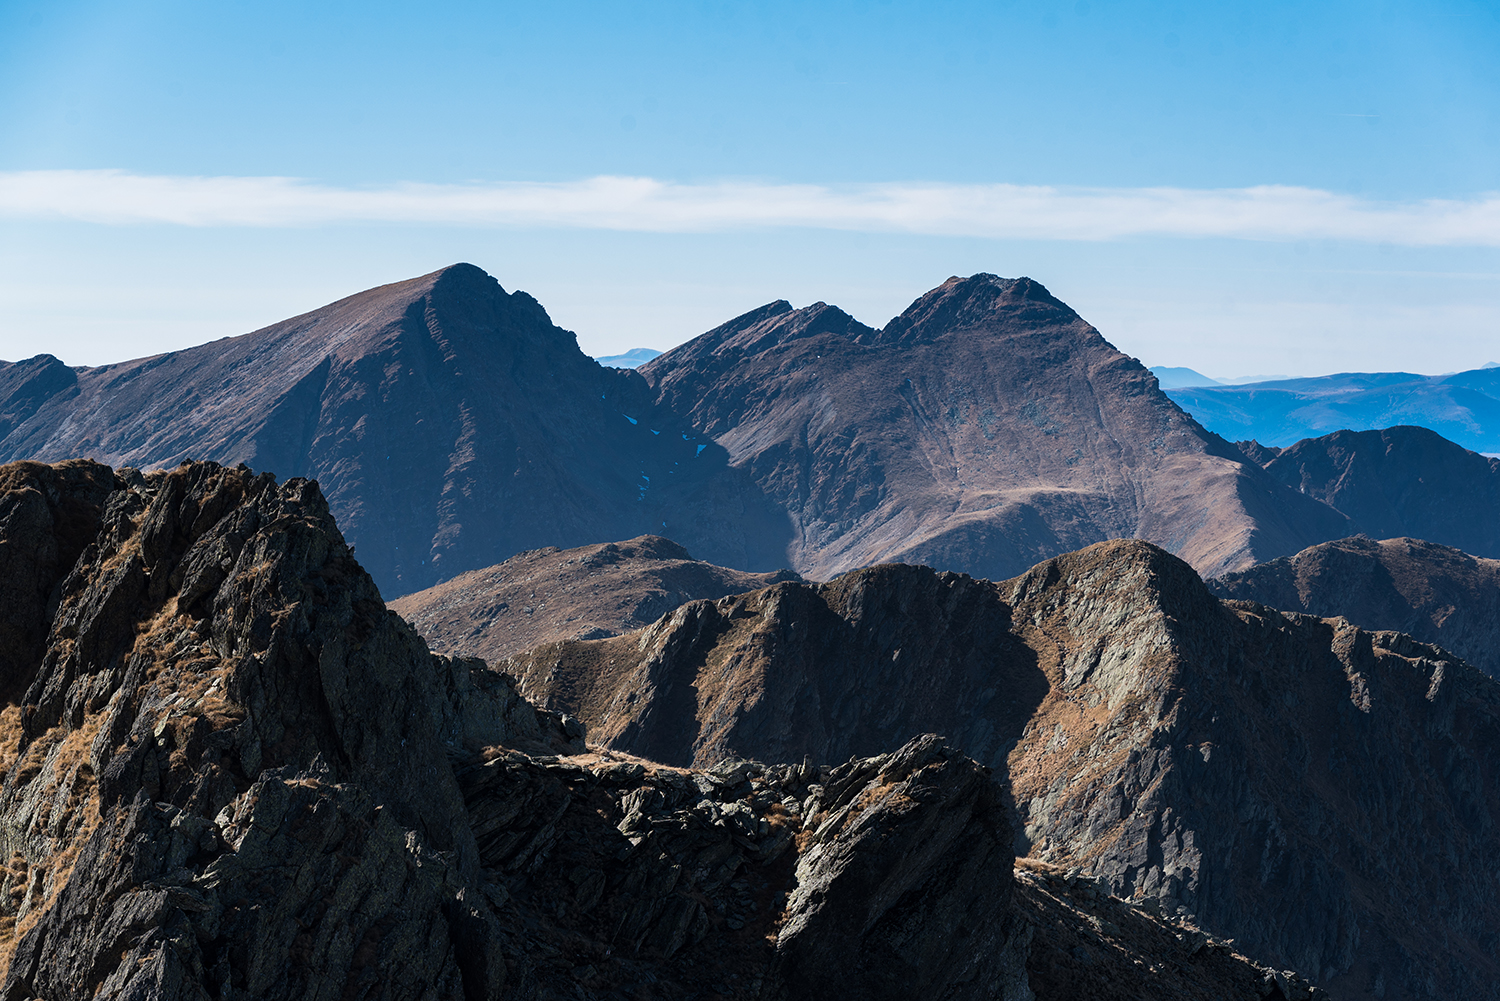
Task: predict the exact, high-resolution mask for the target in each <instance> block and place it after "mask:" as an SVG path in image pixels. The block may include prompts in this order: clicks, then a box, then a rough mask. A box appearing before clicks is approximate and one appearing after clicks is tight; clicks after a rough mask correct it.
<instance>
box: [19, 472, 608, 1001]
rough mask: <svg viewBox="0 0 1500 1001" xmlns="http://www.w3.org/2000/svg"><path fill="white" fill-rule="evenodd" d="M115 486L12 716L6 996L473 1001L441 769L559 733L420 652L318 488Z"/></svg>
mask: <svg viewBox="0 0 1500 1001" xmlns="http://www.w3.org/2000/svg"><path fill="white" fill-rule="evenodd" d="M78 469H79V467H64V469H63V470H61V471H60V472H69V471H74V472H76V471H78ZM6 471H7V472H10V473H12V474H13V475H14V474H15V473H17V472H18V471H17V470H16V469H15V467H7V468H6ZM88 472H90V473H91V474H93V475H92V476H91V477H90V478H89V479H88V480H86V481H84V482H83V483H81V484H77V486H78V489H77V490H76V491H75V492H74V494H73V496H72V497H71V498H69V500H70V501H71V502H73V503H84V504H87V503H88V502H89V501H90V500H91V499H92V498H93V497H95V496H97V487H98V481H99V479H100V478H101V477H100V476H99V470H98V467H89V469H88ZM110 478H111V480H112V481H113V482H112V484H111V485H112V486H113V487H115V489H114V490H113V492H111V493H110V494H109V495H108V497H107V499H106V500H105V502H104V504H103V509H102V512H101V514H100V516H99V518H98V521H97V525H98V533H97V536H96V537H95V538H94V539H93V540H92V541H90V542H89V544H88V545H87V546H86V547H85V548H84V549H83V551H82V552H81V554H79V556H78V559H77V563H76V564H75V565H74V566H73V568H72V572H71V573H69V574H68V576H67V577H66V579H65V580H64V581H63V582H62V585H61V587H60V595H59V599H58V602H57V607H56V612H55V614H54V616H53V619H52V622H51V633H50V636H49V637H48V643H47V647H46V650H45V654H44V655H43V657H42V659H41V663H40V664H39V665H21V669H22V670H23V671H24V670H26V669H27V668H28V667H29V669H30V670H31V671H32V672H33V673H34V676H35V677H34V681H32V683H31V685H30V687H29V689H27V690H26V692H25V694H24V696H22V697H21V698H20V699H19V705H18V706H17V707H16V710H15V712H14V715H10V713H11V711H7V716H8V718H10V719H11V721H12V725H11V726H9V727H8V728H7V730H6V732H5V734H4V745H5V746H4V762H5V764H6V767H5V775H4V782H3V784H0V857H3V858H4V859H6V860H8V861H7V868H6V871H5V875H4V878H3V882H0V887H3V890H4V897H3V898H0V899H3V901H4V907H5V910H6V911H8V912H9V913H8V915H7V920H6V925H7V926H8V927H6V928H5V934H4V939H5V941H4V949H5V956H6V958H7V959H8V969H7V972H6V975H5V980H4V988H3V996H5V997H6V998H14V999H17V1001H19V999H21V998H28V997H46V998H49V999H59V1001H61V999H71V998H92V997H96V996H99V997H136V996H143V997H144V996H150V997H162V998H176V997H182V998H196V997H201V996H204V994H205V993H207V994H211V995H213V996H217V997H260V998H269V997H311V996H326V995H327V994H328V993H329V992H330V991H331V992H333V993H334V994H335V995H337V994H339V993H340V992H342V991H345V990H348V991H351V992H353V994H354V995H355V996H360V995H361V994H364V995H367V996H382V997H403V996H406V997H418V996H424V993H423V992H429V991H430V992H434V995H433V996H458V995H460V994H463V993H464V992H465V991H468V993H469V994H470V995H471V996H474V991H475V989H476V988H473V986H472V983H471V982H473V983H477V982H479V981H485V980H486V978H489V979H493V978H494V976H495V974H494V972H493V971H488V972H487V971H486V970H484V969H480V968H478V967H474V968H473V969H469V968H465V960H464V954H465V953H466V952H470V951H472V950H468V949H466V948H462V947H461V946H460V943H473V942H479V943H483V942H484V941H487V940H490V939H493V937H494V934H495V930H494V928H493V924H494V922H493V919H492V918H488V917H487V916H486V914H485V913H484V912H483V911H481V910H479V909H477V908H475V907H474V906H473V905H472V904H471V903H466V902H465V901H466V898H470V899H471V898H472V897H473V895H474V893H475V887H476V886H477V878H478V877H477V872H478V864H479V856H478V852H477V849H476V846H475V844H474V841H473V837H472V834H471V833H470V832H469V829H468V825H467V823H466V814H465V809H464V803H463V797H462V793H461V790H460V788H459V785H458V783H457V781H456V780H455V779H454V777H453V774H452V770H451V767H450V766H449V763H448V752H449V750H450V748H455V747H460V748H461V747H462V746H463V741H464V739H465V738H468V739H469V740H470V741H472V742H475V743H476V744H482V743H493V742H496V741H499V740H509V741H512V742H519V743H521V744H523V745H525V746H534V747H541V746H544V745H546V743H547V731H548V728H549V727H550V728H551V729H552V730H554V731H559V732H557V734H556V742H557V743H559V744H561V743H562V742H564V741H565V740H566V735H565V734H563V733H562V732H560V724H558V723H555V722H551V723H549V722H547V721H545V720H542V721H539V719H538V717H537V715H536V713H535V711H534V710H532V709H531V707H530V706H528V705H527V704H526V703H525V702H524V701H522V700H520V699H518V698H517V697H516V696H515V694H514V692H513V691H509V690H508V686H505V685H498V686H497V685H495V684H494V683H493V682H492V681H491V680H490V679H491V678H492V676H491V675H490V674H489V672H487V671H485V670H484V667H483V665H482V663H480V662H477V661H468V662H464V661H452V660H447V659H444V658H435V657H433V656H432V655H431V654H429V653H428V652H427V651H426V649H425V647H424V646H423V645H422V642H421V640H420V639H419V638H418V637H417V636H416V635H415V634H414V633H413V632H412V631H411V630H410V628H409V627H407V626H406V625H405V624H404V623H403V622H401V620H400V619H399V618H397V617H396V616H395V615H393V614H391V613H389V612H387V611H386V610H385V608H384V605H383V603H382V602H381V601H380V596H379V593H378V592H377V591H376V590H375V587H374V584H373V583H372V582H371V581H370V578H369V577H368V575H366V574H365V573H364V572H363V571H362V570H361V569H360V568H359V566H358V564H356V563H355V562H354V559H353V557H352V555H351V553H350V551H349V549H348V547H347V546H345V545H344V543H343V540H342V539H341V538H340V537H339V534H338V531H337V529H336V528H335V527H334V525H333V522H332V519H331V518H330V517H329V514H328V508H327V504H326V503H325V502H324V500H323V498H322V496H321V495H320V494H319V492H318V490H317V487H316V486H315V485H314V484H312V483H309V482H308V481H305V480H292V481H290V482H288V483H287V484H285V485H282V486H278V485H276V483H275V482H274V480H273V479H272V478H271V477H270V476H269V475H261V476H255V475H252V474H251V473H249V472H248V471H246V470H243V469H241V470H228V469H224V468H222V467H218V466H214V465H211V464H198V465H184V466H183V467H181V468H179V469H176V470H174V471H172V472H171V473H162V474H153V475H152V476H150V477H149V478H148V477H143V476H141V474H139V473H137V472H134V471H133V470H128V469H127V470H123V471H121V472H120V473H118V474H111V477H110ZM476 674H477V675H478V678H477V680H476V679H475V678H474V677H471V676H472V675H476ZM497 688H498V689H499V691H498V692H496V691H495V689H497ZM466 689H479V693H478V695H479V696H480V697H477V698H469V699H459V698H454V697H453V696H454V695H455V694H456V693H459V692H461V691H464V690H466ZM486 691H488V692H489V697H488V698H486V697H484V696H485V693H486ZM578 732H581V731H578ZM476 977H477V978H479V981H475V978H476ZM372 992H373V993H372ZM477 996H484V995H483V994H482V993H480V994H479V995H477Z"/></svg>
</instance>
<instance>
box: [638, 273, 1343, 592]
mask: <svg viewBox="0 0 1500 1001" xmlns="http://www.w3.org/2000/svg"><path fill="white" fill-rule="evenodd" d="M640 371H641V372H642V373H643V374H644V375H645V376H646V377H647V378H648V379H650V380H651V383H652V385H653V386H654V387H655V389H656V391H657V394H658V399H659V401H660V402H661V403H662V404H663V405H664V406H665V407H667V408H669V409H671V410H673V411H674V412H677V413H681V414H684V415H686V416H687V417H688V419H689V420H691V422H692V423H693V424H694V426H695V427H697V428H699V429H700V430H701V431H702V432H703V433H704V434H706V435H708V436H710V437H712V438H713V440H714V441H715V442H717V443H718V444H720V445H722V446H723V447H724V448H725V449H727V450H728V452H729V456H730V459H731V462H732V463H733V464H734V465H735V466H737V467H740V468H743V469H745V470H746V471H748V472H749V473H750V474H751V475H752V476H753V477H754V479H755V481H756V483H758V484H759V485H760V487H761V488H762V489H763V490H764V491H765V493H766V494H767V495H768V496H770V497H772V498H774V499H775V500H776V502H777V503H779V504H780V505H782V506H784V507H785V508H786V510H787V511H788V512H789V513H790V515H791V518H792V523H793V526H794V528H795V535H794V537H793V540H792V543H791V549H790V552H791V565H792V566H793V567H794V568H796V569H797V570H799V571H801V572H802V573H804V574H807V575H808V576H811V577H815V578H819V579H826V578H828V577H830V576H833V575H834V574H837V573H840V572H842V571H845V570H848V569H851V568H854V567H859V566H865V565H869V564H872V563H877V562H883V561H890V560H902V561H906V562H913V563H926V564H929V565H932V566H937V567H942V568H944V569H952V570H962V571H966V572H969V573H972V574H974V575H976V576H983V577H989V578H992V579H1001V578H1004V577H1009V576H1011V575H1013V574H1016V573H1019V572H1021V571H1022V570H1024V569H1025V568H1026V567H1028V566H1030V565H1031V564H1033V563H1035V562H1036V561H1037V560H1039V559H1043V558H1045V557H1048V556H1052V555H1056V554H1057V553H1060V552H1066V551H1068V550H1072V549H1078V548H1080V547H1082V546H1085V545H1088V544H1090V543H1093V542H1099V541H1103V540H1105V539H1112V538H1121V537H1134V538H1142V539H1149V540H1151V541H1154V542H1156V543H1158V544H1160V545H1162V546H1165V547H1166V548H1167V549H1169V550H1171V551H1172V552H1175V553H1177V554H1178V555H1180V556H1182V557H1183V558H1184V559H1186V560H1187V561H1188V562H1190V563H1192V564H1193V565H1194V566H1195V567H1198V568H1199V569H1200V570H1202V571H1203V572H1205V573H1209V574H1212V573H1221V572H1223V571H1226V570H1233V569H1241V568H1243V567H1245V566H1248V565H1250V564H1252V563H1255V562H1258V561H1261V560H1264V559H1268V558H1270V557H1272V556H1277V555H1284V554H1286V553H1289V552H1294V551H1296V550H1298V549H1301V548H1303V547H1304V546H1305V545H1308V544H1311V543H1313V542H1318V541H1322V540H1324V539H1327V538H1331V537H1335V536H1338V535H1345V534H1348V533H1347V531H1345V530H1344V528H1345V526H1346V521H1345V519H1344V518H1343V517H1342V516H1341V515H1339V514H1338V513H1336V512H1334V511H1331V510H1330V509H1329V508H1328V507H1326V506H1324V505H1322V504H1318V503H1315V502H1313V501H1311V500H1309V499H1308V498H1306V497H1303V496H1301V495H1300V494H1297V493H1296V492H1294V491H1288V490H1286V489H1284V488H1282V487H1281V486H1280V485H1278V484H1277V483H1276V482H1274V481H1273V480H1272V479H1271V478H1270V477H1268V476H1266V475H1265V474H1264V473H1263V472H1262V471H1261V470H1260V469H1258V468H1257V467H1256V466H1255V465H1254V464H1253V463H1246V462H1245V460H1244V456H1242V455H1241V454H1240V452H1239V451H1238V450H1237V449H1235V448H1234V447H1233V446H1232V445H1229V444H1228V443H1227V442H1225V441H1223V440H1222V439H1220V438H1219V437H1218V436H1217V435H1213V434H1211V433H1209V432H1207V431H1205V430H1204V429H1203V428H1202V427H1200V426H1199V425H1198V424H1197V422H1195V421H1194V420H1193V419H1192V418H1191V417H1189V416H1188V415H1186V414H1184V413H1183V412H1182V411H1181V410H1180V409H1179V408H1178V407H1177V405H1176V404H1175V403H1173V402H1172V401H1171V400H1170V399H1169V398H1168V397H1167V396H1166V395H1165V394H1164V393H1162V392H1161V390H1160V389H1159V388H1158V387H1157V384H1156V379H1155V377H1154V376H1152V375H1151V373H1150V372H1149V371H1148V370H1147V369H1146V368H1145V367H1144V366H1142V365H1141V364H1140V363H1139V362H1137V361H1135V360H1134V359H1132V358H1129V357H1127V356H1126V355H1124V354H1121V353H1120V352H1119V351H1117V350H1115V348H1114V347H1112V346H1111V345H1110V344H1109V343H1108V342H1106V341H1105V340H1104V338H1103V337H1101V336H1100V335H1099V332H1098V331H1097V330H1095V329H1094V328H1093V327H1092V326H1090V325H1089V324H1088V323H1086V322H1084V320H1083V319H1081V318H1080V317H1079V316H1078V314H1077V313H1075V312H1073V310H1071V309H1069V308H1068V307H1067V306H1066V305H1064V304H1063V303H1061V302H1059V301H1058V300H1057V299H1055V298H1054V297H1053V296H1052V295H1050V294H1049V293H1048V292H1047V290H1046V289H1044V288H1043V287H1042V286H1041V285H1039V284H1038V283H1036V282H1034V281H1031V280H1030V279H1027V278H1020V279H1015V280H1007V279H1002V278H997V277H995V276H993V275H984V274H981V275H975V276H973V277H970V278H950V279H949V280H948V281H946V282H944V283H943V284H942V285H941V286H939V287H938V288H936V289H934V290H933V291H931V292H929V293H927V294H926V295H924V296H922V297H921V298H919V299H918V300H917V301H916V302H914V303H913V304H912V305H911V306H910V307H909V308H908V309H907V310H906V311H905V312H904V313H902V314H901V315H900V316H898V317H897V318H895V319H894V320H892V321H891V322H890V323H889V324H887V325H886V327H885V328H884V329H883V330H874V329H872V328H870V327H867V326H864V325H863V324H861V323H859V322H858V321H856V320H854V319H852V318H851V317H849V316H848V315H847V314H845V313H843V312H842V311H840V310H839V309H837V308H835V307H832V306H828V305H825V304H823V303H818V304H816V305H813V306H809V307H806V308H805V309H792V308H791V306H789V305H788V304H787V303H785V302H778V303H772V304H770V305H768V306H765V307H762V308H761V309H759V310H756V311H754V312H751V313H747V314H745V315H744V316H741V317H739V318H737V319H735V320H732V321H730V322H729V323H726V324H725V325H723V326H722V327H719V328H717V329H715V330H712V331H710V332H708V333H706V334H704V335H702V336H701V337H698V338H696V339H694V340H692V341H689V342H688V343H687V344H684V345H682V346H681V347H678V348H675V349H674V350H672V351H669V352H667V353H666V354H664V355H662V356H661V357H659V358H656V359H653V360H652V361H651V362H649V363H647V364H646V365H644V366H642V367H641V369H640Z"/></svg>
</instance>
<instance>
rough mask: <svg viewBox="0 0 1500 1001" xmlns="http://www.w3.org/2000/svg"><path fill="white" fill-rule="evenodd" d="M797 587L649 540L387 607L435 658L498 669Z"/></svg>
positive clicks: (473, 578)
mask: <svg viewBox="0 0 1500 1001" xmlns="http://www.w3.org/2000/svg"><path fill="white" fill-rule="evenodd" d="M800 579H801V578H800V577H798V576H797V575H796V574H795V573H792V572H791V571H790V570H781V571H778V572H776V573H763V574H756V573H746V572H744V571H742V570H731V569H729V568H728V567H719V566H714V565H713V564H712V563H704V562H702V561H700V560H695V559H693V558H692V556H691V555H690V554H689V553H688V551H687V550H686V549H684V548H682V547H681V546H679V545H678V544H677V543H675V542H672V541H671V540H670V539H664V538H661V537H660V536H655V535H643V536H641V537H640V538H638V539H630V540H628V541H625V542H607V543H601V544H597V545H592V546H579V547H577V548H575V549H564V550H560V549H558V548H556V547H555V546H553V547H548V548H547V549H536V550H532V551H530V552H525V553H519V554H517V555H516V556H513V557H511V558H510V559H508V560H506V561H505V562H504V563H501V564H498V565H496V566H492V567H486V568H485V569H483V570H471V571H470V572H468V573H465V574H459V575H458V576H457V577H455V578H453V579H452V580H450V581H445V582H443V583H442V584H438V585H436V586H434V587H430V588H428V589H427V590H425V591H418V592H417V593H416V594H408V595H406V596H405V597H402V598H397V599H396V600H394V601H392V602H390V603H389V604H390V607H391V609H392V610H393V611H395V612H396V613H397V614H399V615H401V617H402V618H404V619H406V621H408V622H410V623H411V624H412V625H413V626H414V627H416V630H417V632H419V633H421V634H422V638H423V639H424V640H426V641H427V644H428V645H429V646H430V647H431V648H432V649H434V650H436V651H439V652H441V653H446V654H449V655H450V656H458V657H480V658H483V659H484V660H487V661H499V660H504V659H505V658H506V657H510V656H512V655H514V654H518V653H523V652H524V651H526V650H530V649H532V648H533V647H538V646H541V645H543V644H544V643H553V642H557V641H559V640H564V639H578V638H581V637H587V638H589V639H598V638H602V637H605V636H618V635H619V634H620V633H625V632H633V631H634V630H637V629H641V628H643V627H645V626H649V625H650V624H651V623H653V622H655V621H656V620H657V619H659V618H661V617H662V616H663V615H665V614H667V613H668V612H670V611H671V610H672V609H674V608H676V607H678V606H679V605H681V604H683V603H684V602H687V601H692V600H694V599H696V598H720V597H723V596H724V595H726V594H742V593H744V592H745V591H754V590H758V589H760V588H762V587H766V586H767V585H769V584H774V583H776V582H778V581H782V580H800Z"/></svg>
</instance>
